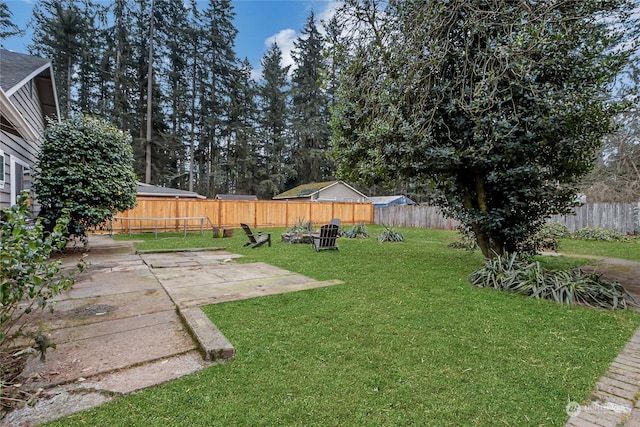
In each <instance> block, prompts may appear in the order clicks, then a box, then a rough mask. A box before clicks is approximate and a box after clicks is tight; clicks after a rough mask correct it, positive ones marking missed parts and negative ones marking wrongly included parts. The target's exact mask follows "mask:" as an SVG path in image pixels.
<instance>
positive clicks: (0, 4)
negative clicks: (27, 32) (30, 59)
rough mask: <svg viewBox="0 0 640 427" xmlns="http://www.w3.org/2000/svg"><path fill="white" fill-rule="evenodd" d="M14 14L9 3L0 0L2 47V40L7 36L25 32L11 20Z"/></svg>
mask: <svg viewBox="0 0 640 427" xmlns="http://www.w3.org/2000/svg"><path fill="white" fill-rule="evenodd" d="M12 16H13V14H12V13H11V11H10V10H9V7H8V6H7V3H5V2H4V1H1V0H0V47H4V45H3V44H2V41H3V40H4V39H5V38H7V37H13V36H18V35H21V34H22V33H23V31H22V30H20V28H18V26H17V25H16V24H14V23H13V21H11V17H12Z"/></svg>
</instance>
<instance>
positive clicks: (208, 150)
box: [199, 0, 238, 196]
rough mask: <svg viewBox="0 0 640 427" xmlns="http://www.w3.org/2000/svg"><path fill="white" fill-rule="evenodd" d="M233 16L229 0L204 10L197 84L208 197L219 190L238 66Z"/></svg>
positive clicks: (216, 0) (202, 183)
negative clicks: (223, 145) (201, 81)
mask: <svg viewBox="0 0 640 427" xmlns="http://www.w3.org/2000/svg"><path fill="white" fill-rule="evenodd" d="M234 16H235V12H234V11H233V6H232V5H231V1H230V0H209V3H208V6H207V9H206V10H205V11H204V13H203V32H202V34H203V43H202V46H201V49H202V51H203V52H204V54H203V56H202V59H203V63H202V66H203V69H204V71H205V74H204V78H205V82H206V83H204V84H202V85H201V87H200V91H201V92H200V113H199V114H200V117H201V121H200V126H199V127H200V136H201V139H200V144H199V152H200V158H199V163H200V165H199V169H200V171H201V174H202V179H201V181H200V188H199V190H200V192H201V193H203V194H206V195H208V196H213V195H215V193H216V192H218V189H219V188H221V181H222V180H223V176H224V170H223V169H221V168H218V167H217V166H218V165H219V164H221V163H222V162H224V159H223V157H224V153H223V152H222V150H221V141H220V137H221V134H222V132H223V129H222V128H223V126H224V123H225V122H227V121H228V119H227V116H226V114H227V112H228V111H229V93H230V87H231V82H232V81H233V73H234V70H235V69H236V68H237V64H236V62H237V61H236V55H235V51H234V46H235V37H236V34H237V32H238V31H237V29H236V28H235V27H234V26H233V18H234Z"/></svg>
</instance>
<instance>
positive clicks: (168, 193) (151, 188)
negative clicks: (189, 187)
mask: <svg viewBox="0 0 640 427" xmlns="http://www.w3.org/2000/svg"><path fill="white" fill-rule="evenodd" d="M137 194H138V196H155V197H158V196H165V197H194V198H199V199H206V197H204V196H201V195H200V194H198V193H195V192H193V191H186V190H178V189H177V188H168V187H158V186H157V185H151V184H143V183H142V182H138V192H137Z"/></svg>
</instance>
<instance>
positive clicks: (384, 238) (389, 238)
mask: <svg viewBox="0 0 640 427" xmlns="http://www.w3.org/2000/svg"><path fill="white" fill-rule="evenodd" d="M384 228H385V229H384V230H382V231H381V232H380V234H379V235H378V242H381V243H382V242H404V236H403V235H402V233H398V232H397V231H393V230H392V229H391V228H389V227H387V226H386V225H385V226H384Z"/></svg>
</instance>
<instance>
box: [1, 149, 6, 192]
mask: <svg viewBox="0 0 640 427" xmlns="http://www.w3.org/2000/svg"><path fill="white" fill-rule="evenodd" d="M4 162H5V157H4V151H2V150H0V188H4V169H5V166H4Z"/></svg>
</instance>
